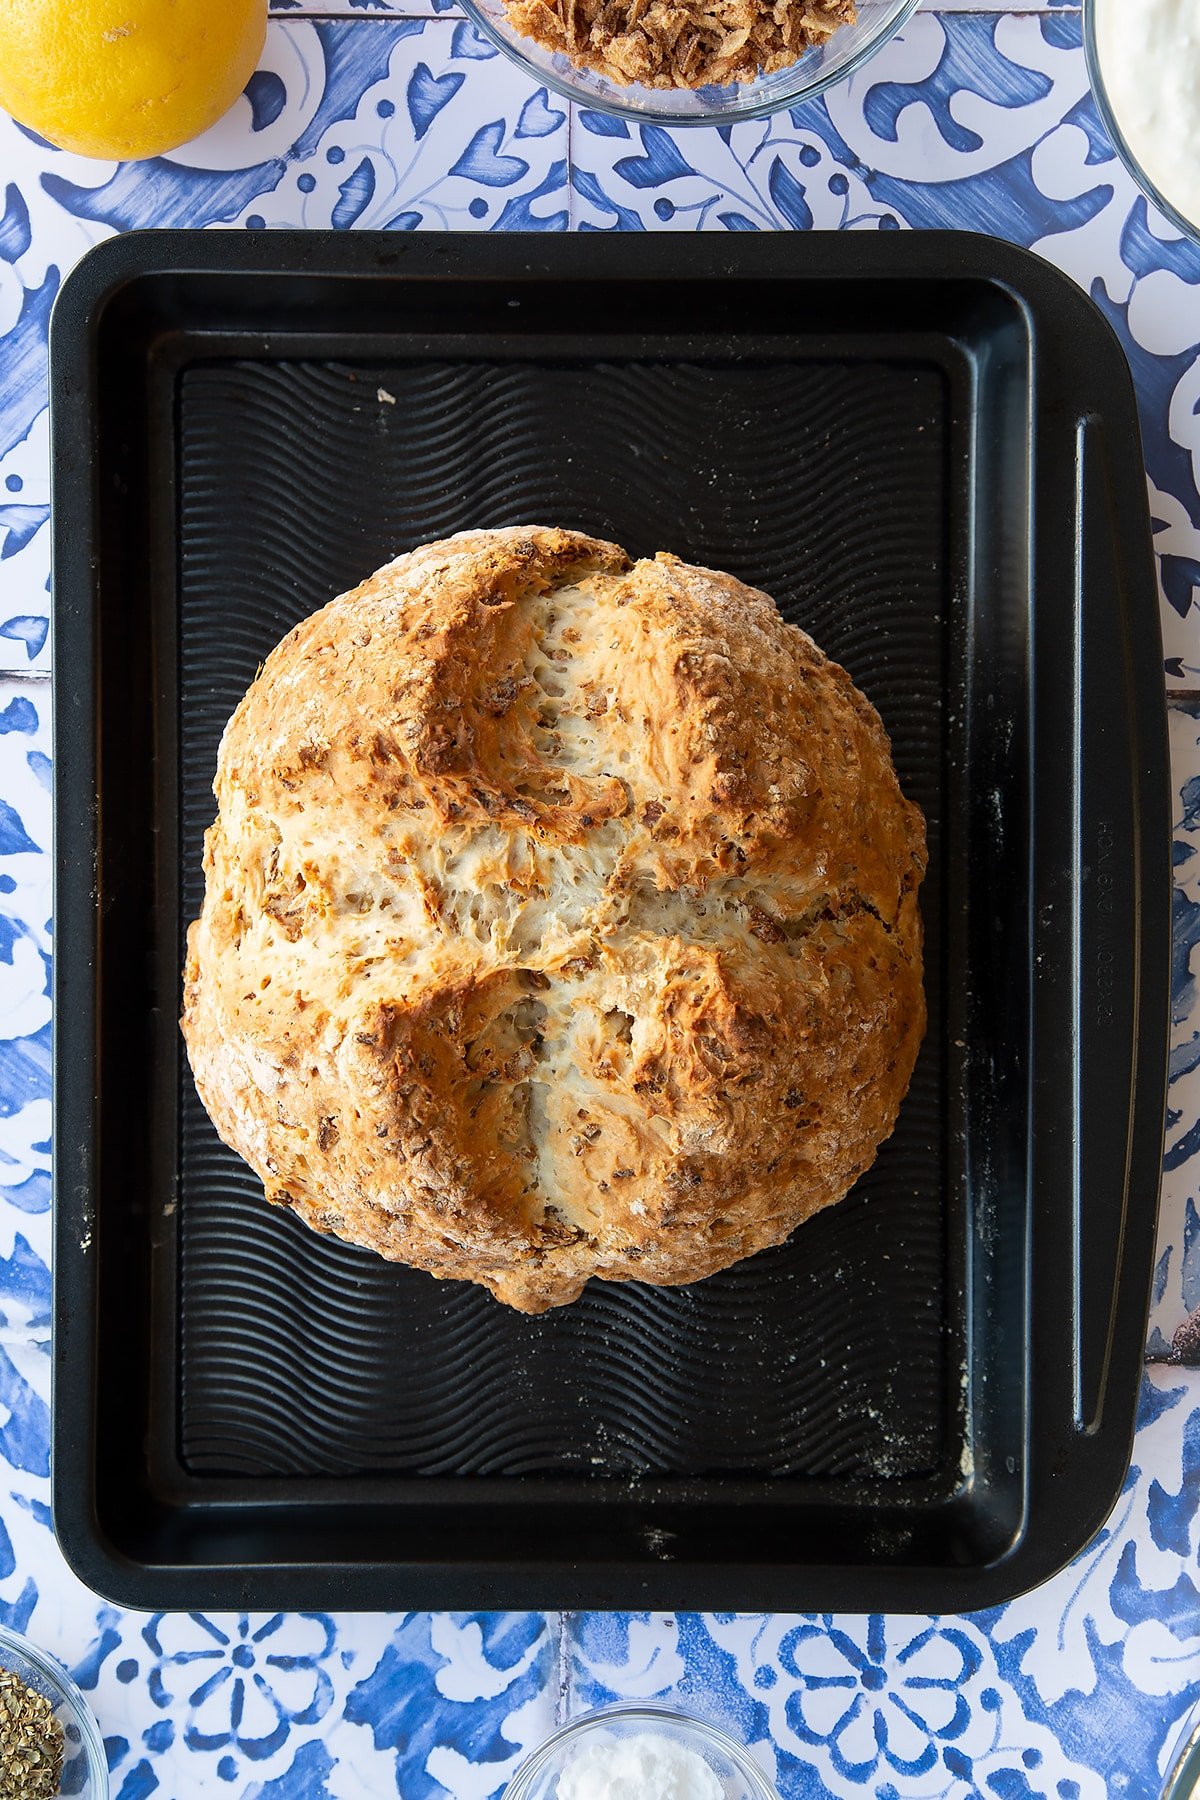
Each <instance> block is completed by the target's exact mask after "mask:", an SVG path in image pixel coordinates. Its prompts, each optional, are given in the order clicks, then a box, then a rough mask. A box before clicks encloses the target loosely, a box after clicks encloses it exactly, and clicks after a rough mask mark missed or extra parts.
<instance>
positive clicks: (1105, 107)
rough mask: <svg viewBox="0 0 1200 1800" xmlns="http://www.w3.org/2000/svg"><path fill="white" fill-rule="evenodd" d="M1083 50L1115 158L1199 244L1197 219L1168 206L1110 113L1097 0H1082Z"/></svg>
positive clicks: (1176, 225) (1173, 222)
mask: <svg viewBox="0 0 1200 1800" xmlns="http://www.w3.org/2000/svg"><path fill="white" fill-rule="evenodd" d="M1083 49H1084V55H1085V56H1086V58H1087V71H1088V80H1089V81H1090V82H1091V84H1092V98H1093V99H1094V100H1095V102H1096V111H1097V112H1098V113H1099V115H1100V123H1101V124H1102V125H1103V127H1104V129H1105V132H1106V133H1107V135H1108V138H1109V141H1110V142H1111V144H1112V147H1113V149H1114V150H1115V151H1116V153H1117V156H1118V157H1119V159H1120V160H1121V162H1123V163H1124V165H1125V167H1126V168H1127V169H1128V171H1129V173H1130V175H1132V177H1133V179H1134V180H1135V181H1136V182H1137V184H1138V186H1139V187H1140V188H1141V190H1142V192H1143V194H1145V196H1146V198H1147V200H1150V201H1152V202H1153V203H1154V205H1155V206H1156V207H1157V208H1158V210H1159V212H1160V213H1162V215H1163V217H1164V218H1165V219H1167V220H1168V221H1169V222H1170V224H1171V225H1173V226H1174V228H1175V230H1176V231H1178V232H1179V234H1180V236H1181V237H1185V238H1189V239H1190V240H1191V242H1192V243H1200V220H1196V219H1189V218H1187V217H1186V216H1185V215H1184V214H1183V213H1181V212H1180V211H1179V210H1178V208H1177V207H1175V206H1173V205H1172V204H1171V202H1170V201H1169V200H1168V199H1167V197H1166V195H1165V194H1163V193H1160V191H1159V189H1158V188H1157V187H1156V186H1155V184H1154V182H1153V181H1151V179H1150V177H1149V175H1147V173H1146V171H1145V169H1144V168H1143V167H1142V165H1141V163H1140V162H1139V161H1138V159H1137V157H1136V156H1135V155H1134V153H1133V151H1132V150H1131V149H1130V147H1129V142H1128V140H1127V138H1126V136H1125V133H1124V132H1123V131H1122V129H1121V127H1120V125H1118V123H1117V116H1116V113H1115V112H1114V111H1113V106H1112V102H1111V100H1110V99H1109V97H1108V88H1107V87H1106V86H1105V82H1104V70H1103V68H1102V67H1101V63H1100V50H1099V46H1098V43H1097V28H1096V0H1084V7H1083Z"/></svg>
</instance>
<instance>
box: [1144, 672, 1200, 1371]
mask: <svg viewBox="0 0 1200 1800" xmlns="http://www.w3.org/2000/svg"><path fill="white" fill-rule="evenodd" d="M1169 722H1170V729H1171V759H1172V766H1173V780H1172V791H1173V793H1174V795H1175V815H1174V825H1173V831H1174V835H1173V839H1172V846H1171V853H1172V859H1173V862H1174V865H1175V888H1174V895H1173V908H1174V914H1173V929H1174V958H1173V965H1172V984H1171V985H1172V1019H1171V1064H1170V1087H1169V1091H1168V1101H1167V1142H1166V1155H1165V1158H1164V1173H1163V1187H1162V1198H1161V1201H1160V1204H1159V1221H1158V1259H1157V1264H1156V1267H1155V1273H1154V1289H1153V1294H1152V1297H1151V1309H1150V1346H1149V1347H1150V1354H1151V1355H1152V1356H1161V1357H1174V1358H1182V1359H1184V1360H1186V1361H1190V1362H1200V994H1198V993H1197V982H1198V981H1200V700H1194V699H1191V700H1189V699H1185V698H1183V697H1179V698H1178V699H1176V701H1175V704H1174V705H1173V706H1172V707H1171V709H1170V714H1169Z"/></svg>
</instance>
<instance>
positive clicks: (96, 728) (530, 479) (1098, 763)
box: [51, 232, 1170, 1611]
mask: <svg viewBox="0 0 1200 1800" xmlns="http://www.w3.org/2000/svg"><path fill="white" fill-rule="evenodd" d="M51 387H52V423H53V440H54V522H55V572H54V620H55V623H54V653H55V704H56V710H55V733H56V760H57V798H56V859H57V863H56V866H57V876H58V904H57V934H56V942H57V955H56V963H55V1047H54V1055H55V1101H54V1104H55V1208H56V1249H55V1265H54V1275H55V1334H54V1365H55V1377H54V1379H55V1388H54V1426H53V1440H54V1467H53V1488H54V1518H55V1527H56V1530H57V1532H58V1536H59V1540H60V1543H61V1544H62V1547H63V1549H64V1551H65V1553H66V1555H67V1557H68V1559H69V1561H70V1562H71V1563H72V1564H73V1566H74V1567H75V1569H76V1570H77V1572H78V1573H79V1574H80V1575H81V1576H82V1577H83V1579H84V1580H85V1581H86V1582H87V1583H88V1584H89V1585H90V1586H91V1587H93V1588H96V1589H98V1590H100V1591H101V1592H102V1593H105V1594H107V1595H109V1596H111V1597H113V1598H115V1599H118V1600H120V1601H123V1602H125V1603H127V1604H130V1605H134V1606H139V1607H148V1608H149V1607H155V1608H157V1607H314V1606H321V1607H327V1606H328V1607H333V1606H344V1607H365V1608H378V1607H388V1608H401V1607H421V1608H424V1607H500V1606H504V1607H510V1606H511V1607H526V1606H528V1607H568V1606H570V1607H576V1606H588V1607H626V1608H635V1607H636V1608H640V1607H656V1608H678V1607H704V1608H720V1609H728V1608H731V1609H746V1608H748V1609H759V1608H768V1609H771V1610H782V1609H791V1608H803V1609H806V1610H809V1609H826V1608H838V1609H868V1608H871V1609H874V1608H889V1609H906V1610H914V1611H946V1610H966V1609H969V1608H973V1607H978V1606H982V1605H985V1604H991V1603H994V1602H998V1601H1001V1600H1003V1599H1005V1598H1007V1597H1009V1596H1011V1595H1013V1594H1014V1593H1016V1592H1017V1591H1019V1590H1021V1589H1022V1588H1025V1587H1027V1586H1029V1585H1032V1584H1033V1583H1035V1582H1037V1581H1039V1580H1041V1579H1042V1578H1043V1577H1046V1576H1048V1575H1050V1574H1051V1573H1052V1572H1053V1571H1054V1570H1056V1569H1058V1568H1059V1567H1060V1566H1061V1565H1062V1564H1063V1563H1064V1562H1065V1561H1066V1560H1067V1559H1068V1558H1069V1557H1070V1556H1071V1555H1072V1553H1073V1552H1075V1551H1076V1550H1078V1549H1079V1548H1080V1547H1081V1546H1082V1545H1083V1544H1084V1543H1085V1542H1086V1541H1087V1540H1088V1538H1089V1537H1090V1536H1091V1535H1092V1534H1093V1533H1094V1532H1095V1531H1096V1529H1097V1528H1098V1527H1099V1525H1100V1524H1101V1522H1102V1520H1103V1518H1104V1517H1105V1515H1106V1513H1107V1511H1108V1510H1109V1508H1110V1506H1111V1504H1112V1502H1113V1500H1114V1499H1115V1497H1116V1495H1117V1493H1118V1490H1119V1488H1120V1485H1121V1481H1122V1478H1123V1475H1124V1472H1125V1469H1126V1466H1127V1462H1128V1457H1129V1449H1130V1443H1131V1437H1132V1431H1133V1423H1134V1412H1135V1404H1136V1398H1137V1392H1138V1385H1139V1375H1140V1369H1141V1362H1142V1346H1143V1334H1144V1329H1145V1318H1146V1307H1147V1296H1148V1289H1149V1280H1150V1271H1151V1260H1152V1247H1153V1241H1154V1225H1155V1209H1156V1195H1157V1189H1158V1181H1159V1173H1160V1161H1161V1139H1162V1126H1163V1111H1164V1092H1165V1066H1166V1047H1167V1021H1168V964H1169V932H1170V914H1169V891H1170V890H1169V864H1168V841H1169V802H1168V777H1167V750H1166V726H1165V711H1164V694H1163V680H1162V666H1161V648H1160V642H1159V626H1158V612H1157V597H1156V590H1155V582H1154V576H1153V568H1152V561H1151V552H1150V541H1149V523H1148V518H1147V510H1146V499H1145V482H1144V477H1143V472H1142V460H1141V451H1140V444H1139V438H1138V431H1137V424H1136V416H1135V410H1134V399H1133V392H1132V388H1131V384H1130V379H1129V374H1128V370H1127V368H1126V366H1125V363H1124V360H1123V358H1122V354H1121V351H1120V349H1119V348H1118V346H1117V343H1116V340H1115V338H1114V337H1113V335H1112V333H1111V332H1110V330H1109V328H1108V326H1107V325H1106V324H1105V323H1104V321H1103V320H1102V318H1101V316H1100V314H1099V312H1098V311H1097V310H1096V308H1095V307H1094V306H1093V305H1092V304H1091V302H1090V301H1089V300H1088V299H1087V298H1085V296H1084V295H1082V294H1081V293H1079V292H1078V291H1077V290H1076V289H1075V288H1074V287H1073V286H1072V285H1071V284H1070V282H1068V281H1067V280H1066V279H1065V278H1064V277H1063V276H1061V275H1060V274H1058V273H1056V272H1055V271H1054V270H1052V269H1051V268H1049V267H1048V266H1046V265H1045V264H1043V263H1042V262H1040V261H1038V260H1037V259H1036V258H1034V257H1033V256H1030V255H1028V254H1025V253H1023V252H1021V251H1018V250H1016V249H1013V248H1011V247H1009V246H1007V245H1003V244H1000V243H997V242H994V241H992V240H989V239H987V238H982V237H974V236H959V235H953V234H939V233H929V234H924V235H908V234H903V235H900V234H898V235H895V236H868V235H861V236H858V235H846V236H828V237H825V236H791V235H780V236H777V237H763V238H758V239H748V238H745V237H739V238H737V239H735V240H729V239H722V238H714V237H707V236H702V235H696V236H672V237H662V238H654V237H645V238H640V239H639V238H636V237H622V238H621V239H620V240H619V241H616V240H614V241H609V240H607V239H603V238H601V237H598V236H592V237H589V236H570V237H566V236H564V237H553V236H537V237H523V236H512V237H503V236H494V237H478V236H471V237H465V236H464V237H459V236H436V235H429V236H423V235H421V236H412V237H410V236H405V235H375V234H370V233H363V234H351V235H342V234H335V233H331V234H304V235H293V234H290V233H275V232H272V233H263V234H240V233H232V232H225V233H209V232H203V233H201V232H197V233H188V232H180V233H173V232H157V233H153V234H139V235H131V236H128V237H123V238H120V239H117V240H115V241H112V242H110V243H106V244H103V245H102V246H100V247H99V248H98V249H97V250H94V251H93V252H92V253H91V254H90V255H89V256H88V257H86V258H85V259H84V261H83V262H82V263H81V264H80V266H79V267H78V268H77V270H76V271H75V272H74V273H73V274H72V275H71V276H70V278H69V279H68V281H67V282H66V284H65V286H64V288H63V291H62V294H61V296H60V298H59V301H58V304H57V307H56V309H55V313H54V319H53V324H52V331H51ZM526 522H535V523H536V522H541V523H561V524H567V525H572V526H578V527H581V528H583V529H584V530H587V531H592V532H596V533H599V534H601V535H604V536H610V537H613V538H615V539H617V540H619V541H620V542H621V543H623V544H624V545H626V546H627V547H628V548H629V549H630V550H631V551H633V552H635V553H648V552H653V551H655V550H656V549H659V548H670V549H672V550H674V551H676V552H678V553H679V554H680V555H682V556H684V557H686V558H689V559H693V560H696V561H700V562H704V563H709V564H713V565H716V566H718V567H720V568H724V569H729V570H732V571H733V572H734V573H736V574H737V575H739V576H742V577H744V578H745V579H747V580H749V581H752V582H754V583H756V584H758V585H761V586H763V587H765V588H766V589H767V590H768V591H769V592H771V593H772V594H773V595H774V596H775V597H776V599H777V600H778V601H779V603H780V605H781V607H782V608H783V610H784V612H785V613H786V615H787V616H788V617H789V618H792V619H795V620H797V621H798V622H799V623H801V624H802V625H804V626H806V627H807V628H809V629H810V630H811V631H812V632H813V634H814V635H815V636H816V638H817V639H818V641H819V642H820V643H821V644H822V645H823V646H824V647H825V648H826V649H827V650H828V651H829V652H830V653H831V654H832V655H834V656H835V657H837V658H838V659H839V660H840V661H842V662H844V663H845V664H846V666H847V667H848V668H849V669H850V670H851V672H852V673H853V675H854V676H855V678H856V679H857V680H858V682H859V683H860V684H861V685H862V687H863V688H865V690H866V692H867V693H868V694H869V695H870V696H871V698H872V699H873V700H874V701H875V702H876V704H877V705H878V707H879V709H880V711H881V712H882V714H883V717H884V720H885V723H886V724H887V726H888V729H889V731H890V732H891V734H892V737H893V741H894V747H895V755H896V761H897V764H898V767H899V770H900V774H901V778H902V780H903V782H904V784H905V787H906V788H907V790H908V791H909V792H910V793H911V794H912V795H913V796H914V797H915V798H916V799H917V800H919V802H920V803H921V805H922V807H923V808H924V811H925V814H926V818H927V820H928V825H929V834H930V845H931V862H930V872H929V878H928V881H927V883H926V886H925V889H924V894H923V909H924V918H925V927H926V934H927V950H928V996H929V1010H930V1027H929V1033H928V1038H927V1041H926V1043H925V1046H924V1049H923V1052H922V1055H921V1059H920V1062H919V1064H918V1068H917V1072H916V1076H915V1078H914V1082H913V1088H912V1091H911V1093H910V1095H909V1097H908V1100H907V1102H906V1104H905V1106H904V1109H903V1111H902V1115H901V1119H900V1123H899V1126H898V1128H897V1130H896V1133H895V1136H894V1137H893V1139H892V1140H891V1141H890V1142H889V1143H888V1144H887V1145H886V1146H885V1147H884V1148H883V1150H882V1152H881V1154H880V1156H879V1159H878V1161H877V1163H876V1165H875V1167H874V1168H873V1169H872V1170H871V1171H870V1172H869V1174H868V1175H867V1176H866V1177H864V1179H863V1180H862V1181H861V1182H860V1183H859V1185H858V1187H857V1188H856V1189H855V1191H854V1193H853V1194H852V1195H851V1196H850V1197H849V1198H848V1199H847V1200H846V1201H845V1202H844V1203H843V1204H842V1205H841V1206H839V1207H836V1208H834V1209H832V1210H831V1211H830V1212H828V1213H825V1214H823V1215H822V1216H820V1217H819V1218H817V1219H816V1220H814V1221H813V1222H811V1223H810V1224H808V1225H806V1226H804V1227H803V1228H802V1229H801V1231H800V1232H799V1233H797V1234H796V1236H795V1237H794V1238H793V1240H792V1241H791V1242H790V1243H789V1244H787V1245H785V1246H783V1247H781V1248H780V1249H777V1250H774V1251H770V1252H768V1253H765V1254H763V1255H761V1256H759V1257H756V1258H754V1259H752V1260H751V1261H749V1262H746V1263H744V1264H742V1265H740V1266H739V1267H737V1268H735V1269H732V1270H729V1271H728V1272H726V1273H725V1274H723V1275H720V1276H717V1277H715V1278H713V1279H712V1280H710V1281H707V1282H703V1283H699V1284H697V1285H695V1286H693V1287H689V1288H684V1289H674V1290H671V1289H658V1290H655V1289H651V1288H645V1287H637V1286H632V1285H631V1286H617V1285H606V1284H601V1283H593V1284H592V1285H591V1287H590V1288H589V1290H588V1292H587V1294H586V1295H585V1297H584V1298H583V1299H582V1300H581V1301H579V1302H578V1303H577V1304H576V1305H575V1306H572V1307H569V1308H566V1309H563V1310H561V1311H559V1312H555V1313H552V1314H550V1315H548V1316H546V1317H543V1318H540V1319H527V1318H522V1317H519V1316H518V1315H516V1314H513V1313H510V1312H508V1311H506V1310H505V1309H503V1308H502V1307H500V1306H499V1305H498V1304H496V1303H495V1302H494V1301H492V1300H491V1299H490V1298H489V1297H488V1296H487V1295H486V1294H485V1293H484V1292H483V1291H482V1290H480V1289H477V1288H472V1287H469V1286H465V1285H461V1284H455V1283H438V1282H435V1281H434V1280H433V1279H432V1278H431V1277H429V1276H427V1275H425V1274H422V1273H419V1272H416V1271H413V1270H408V1269H403V1268H396V1267H393V1266H389V1265H385V1264H384V1263H382V1262H380V1261H377V1260H375V1259H374V1258H372V1257H371V1256H369V1255H368V1254H366V1253H364V1252H361V1251H358V1250H356V1249H353V1248H351V1247H348V1246H346V1245H344V1244H340V1243H338V1242H336V1241H335V1240H332V1239H328V1238H319V1237H317V1236H315V1235H312V1234H310V1233H307V1232H306V1231H305V1230H304V1229H303V1228H302V1227H300V1226H298V1225H297V1223H296V1222H295V1221H294V1220H293V1219H292V1218H291V1217H290V1216H288V1215H286V1214H283V1213H280V1212H278V1211H275V1210H273V1209H270V1208H268V1207H267V1206H266V1205H265V1204H264V1203H263V1202H262V1199H261V1196H260V1194H259V1192H258V1185H257V1183H256V1182H255V1180H254V1179H253V1178H252V1177H251V1176H250V1175H249V1173H248V1172H247V1171H246V1170H245V1168H244V1167H243V1165H242V1164H241V1163H240V1162H239V1161H238V1159H237V1158H236V1157H235V1156H233V1155H232V1154H231V1153H230V1152H228V1151H227V1150H226V1149H225V1148H224V1147H223V1146H222V1145H221V1144H220V1142H219V1141H218V1139H217V1137H216V1135H215V1133H214V1131H213V1130H212V1127H211V1126H210V1124H209V1123H208V1120H207V1118H206V1117H205V1115H204V1113H203V1111H202V1109H201V1108H200V1106H199V1104H198V1102H197V1100H196V1098H195V1095H194V1093H193V1090H192V1087H191V1083H190V1080H189V1078H188V1073H187V1067H186V1062H185V1059H184V1056H183V1050H182V1044H181V1041H180V1037H179V1033H178V1029H177V1024H176V1020H177V1015H178V1012H179V1006H180V977H179V969H180V965H181V960H182V952H183V933H184V930H185V927H186V924H187V922H188V920H189V919H190V918H191V917H192V915H193V914H194V912H195V910H196V908H197V905H198V902H199V897H200V851H201V835H202V832H203V829H204V827H205V825H206V824H207V823H208V822H209V820H210V818H211V816H212V810H213V802H212V798H211V793H210V791H209V788H210V783H211V779H212V773H213V767H214V759H215V753H216V748H217V742H218V738H219V735H220V731H221V728H222V726H223V724H224V721H225V719H226V717H227V715H228V713H229V712H230V711H231V709H232V707H233V706H234V704H235V702H236V700H237V699H238V697H239V695H240V694H241V692H242V690H243V689H244V687H245V686H246V684H247V683H248V682H249V680H250V679H251V678H252V677H253V675H254V672H255V669H256V668H257V666H258V664H259V662H260V661H261V660H262V658H263V657H264V656H265V655H266V653H267V651H268V650H269V649H270V648H271V646H272V645H273V644H274V643H275V642H276V641H277V639H278V638H279V637H280V636H281V635H282V634H283V633H284V632H285V631H286V630H287V629H288V628H289V627H290V626H291V625H293V624H294V623H295V622H296V621H297V620H298V619H300V618H301V617H303V616H304V615H305V614H306V613H308V612H309V611H310V610H312V609H313V608H314V607H316V606H318V605H319V604H321V603H322V602H324V601H325V600H326V599H327V598H328V597H329V596H331V595H332V594H334V593H336V592H338V591H340V590H342V589H344V588H345V587H347V586H348V585H350V584H352V583H353V582H354V581H355V580H357V579H358V578H360V577H361V576H362V575H364V574H365V573H367V572H368V571H370V570H371V569H373V568H375V567H376V566H377V565H378V564H379V563H380V562H382V561H384V560H385V559H386V558H388V557H390V556H391V555H393V554H395V553H396V552H397V551H399V550H401V549H403V548H405V547H406V546H409V545H412V544H414V543H418V542H421V541H423V540H425V539H428V538H431V537H435V536H438V535H441V534H443V533H446V532H450V531H454V530H457V529H459V528H462V527H466V526H471V525H500V524H516V523H526Z"/></svg>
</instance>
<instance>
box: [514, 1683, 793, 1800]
mask: <svg viewBox="0 0 1200 1800" xmlns="http://www.w3.org/2000/svg"><path fill="white" fill-rule="evenodd" d="M502 1800H779V1795H778V1792H777V1791H776V1789H775V1787H774V1785H773V1784H772V1783H771V1782H770V1781H769V1780H768V1778H767V1776H766V1775H764V1774H763V1772H762V1770H761V1769H760V1768H759V1767H758V1765H757V1763H756V1762H755V1761H754V1760H753V1758H752V1757H751V1756H750V1753H749V1751H747V1750H746V1749H745V1748H744V1746H743V1745H741V1744H739V1743H738V1742H737V1741H736V1740H735V1739H734V1738H731V1737H730V1736H729V1735H728V1734H727V1733H726V1732H724V1731H721V1730H719V1729H718V1728H717V1727H716V1726H715V1725H710V1724H708V1723H707V1721H705V1720H703V1719H697V1718H693V1717H691V1716H689V1715H688V1714H687V1713H681V1712H676V1711H675V1710H674V1709H673V1708H672V1707H668V1706H649V1705H642V1704H640V1703H638V1704H631V1705H619V1706H604V1707H600V1708H598V1709H597V1710H596V1711H595V1712H589V1713H583V1714H582V1715H581V1716H580V1717H579V1718H578V1719H572V1720H571V1722H570V1723H569V1724H567V1725H564V1726H563V1727H562V1729H561V1730H559V1731H556V1732H555V1733H554V1735H553V1736H552V1737H548V1738H547V1739H546V1741H545V1743H544V1744H539V1746H538V1748H537V1749H536V1750H535V1751H534V1752H533V1754H532V1755H531V1756H529V1757H527V1758H526V1760H525V1762H523V1763H522V1764H521V1767H520V1768H519V1769H518V1770H517V1773H516V1774H515V1775H514V1776H513V1778H512V1780H511V1781H510V1782H509V1784H508V1786H507V1787H506V1788H505V1790H504V1794H503V1796H502Z"/></svg>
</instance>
